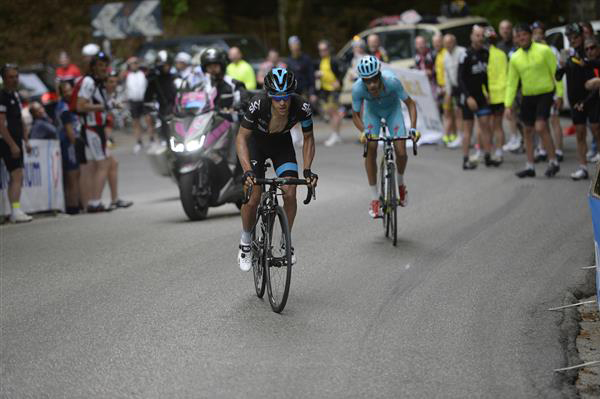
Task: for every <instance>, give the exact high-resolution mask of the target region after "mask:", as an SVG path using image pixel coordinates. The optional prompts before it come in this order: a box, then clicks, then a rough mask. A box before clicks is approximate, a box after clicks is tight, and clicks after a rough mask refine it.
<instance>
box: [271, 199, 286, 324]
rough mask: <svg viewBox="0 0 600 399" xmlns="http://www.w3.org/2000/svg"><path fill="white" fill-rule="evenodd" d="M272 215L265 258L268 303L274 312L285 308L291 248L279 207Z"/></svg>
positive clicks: (281, 210)
mask: <svg viewBox="0 0 600 399" xmlns="http://www.w3.org/2000/svg"><path fill="white" fill-rule="evenodd" d="M276 209H277V212H276V213H274V214H272V215H271V216H270V217H271V221H272V222H271V223H270V227H271V228H270V232H269V240H268V241H269V249H268V253H267V256H266V266H267V268H266V269H267V274H268V279H267V289H268V292H269V302H270V303H271V307H272V309H273V311H275V312H278V313H279V312H281V311H282V310H283V308H284V307H285V304H286V301H287V297H288V293H289V287H290V279H291V264H290V263H291V248H290V245H291V244H290V234H289V229H288V224H287V218H286V217H285V213H284V212H283V209H282V208H281V207H277V208H276Z"/></svg>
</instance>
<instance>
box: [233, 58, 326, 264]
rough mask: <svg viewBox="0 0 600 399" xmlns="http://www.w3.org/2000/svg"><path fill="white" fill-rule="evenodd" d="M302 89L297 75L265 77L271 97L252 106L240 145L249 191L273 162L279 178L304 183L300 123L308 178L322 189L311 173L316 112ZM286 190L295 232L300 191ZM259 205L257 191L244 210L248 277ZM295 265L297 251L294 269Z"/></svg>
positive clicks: (242, 256) (242, 255)
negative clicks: (295, 137)
mask: <svg viewBox="0 0 600 399" xmlns="http://www.w3.org/2000/svg"><path fill="white" fill-rule="evenodd" d="M296 86H297V82H296V78H295V77H294V74H293V73H292V72H291V71H288V70H286V69H285V68H273V69H272V70H271V71H270V72H269V73H268V74H267V76H265V81H264V88H265V92H264V93H261V94H258V95H256V96H254V97H253V98H252V99H251V100H250V104H249V105H248V107H247V109H246V112H245V114H244V117H243V118H242V121H241V126H240V130H239V132H238V135H237V139H236V148H237V155H238V158H239V160H240V163H241V165H242V168H243V169H244V180H245V185H246V188H247V189H248V188H249V187H250V186H252V185H253V184H254V183H255V180H254V179H255V178H256V177H264V164H265V161H266V160H267V159H271V161H272V162H273V168H274V169H275V174H276V175H277V176H278V177H298V163H297V162H296V153H295V151H294V146H293V144H292V136H291V133H290V129H291V128H292V127H293V126H294V125H296V124H297V123H300V125H301V126H302V132H303V133H304V147H303V149H302V157H303V161H304V162H303V165H304V173H303V174H304V178H306V179H307V180H309V182H311V184H312V185H316V183H317V175H315V174H314V173H312V171H311V170H310V167H311V165H312V161H313V158H314V156H315V139H314V135H313V122H312V111H311V108H310V104H309V102H308V101H307V100H306V99H304V98H303V97H301V96H300V95H298V94H295V93H294V91H295V90H296ZM283 189H284V192H285V193H284V195H283V202H284V205H283V208H284V210H285V212H286V214H287V218H288V221H289V226H290V231H291V230H292V226H293V224H294V217H295V216H296V207H297V204H296V186H293V185H292V186H284V187H283ZM259 202H260V190H254V191H253V192H252V195H251V196H250V200H249V201H248V203H247V204H245V205H243V206H242V237H241V240H240V251H239V253H238V264H239V266H240V269H242V270H243V271H249V270H250V269H251V268H252V251H251V250H250V249H251V248H250V244H251V239H252V237H251V234H252V227H253V226H254V223H255V219H256V209H257V207H258V204H259ZM294 263H295V256H294V254H293V248H292V264H294Z"/></svg>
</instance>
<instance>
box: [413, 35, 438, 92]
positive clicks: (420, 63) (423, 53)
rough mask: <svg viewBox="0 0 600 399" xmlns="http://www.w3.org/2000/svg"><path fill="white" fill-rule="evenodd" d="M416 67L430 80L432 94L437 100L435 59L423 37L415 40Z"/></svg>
mask: <svg viewBox="0 0 600 399" xmlns="http://www.w3.org/2000/svg"><path fill="white" fill-rule="evenodd" d="M415 50H416V53H415V66H416V68H417V69H420V70H421V71H424V72H425V73H426V74H427V79H429V84H430V85H431V92H432V94H433V98H436V84H435V72H434V59H433V54H432V52H431V50H430V49H429V46H427V41H425V38H424V37H423V36H417V37H416V38H415Z"/></svg>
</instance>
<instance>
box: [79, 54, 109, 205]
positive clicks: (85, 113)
mask: <svg viewBox="0 0 600 399" xmlns="http://www.w3.org/2000/svg"><path fill="white" fill-rule="evenodd" d="M109 62H110V59H109V57H108V56H107V55H106V54H104V53H103V52H99V53H98V54H96V55H95V56H93V57H92V60H91V61H90V71H91V75H86V76H84V78H83V80H82V82H81V87H80V88H79V91H78V93H77V112H78V113H79V114H80V120H81V124H82V125H83V128H82V136H83V140H84V142H85V158H86V161H87V162H88V163H89V164H90V165H91V166H92V169H93V178H92V180H91V192H90V199H89V201H88V204H87V212H90V213H95V212H104V211H106V208H105V207H104V205H103V204H102V201H101V200H102V191H103V189H104V184H105V183H106V178H107V175H108V169H109V167H110V162H109V161H108V159H107V155H106V143H107V141H106V131H105V128H106V122H107V116H108V111H109V103H108V97H107V94H106V89H105V87H104V84H105V81H106V77H107V71H108V63H109Z"/></svg>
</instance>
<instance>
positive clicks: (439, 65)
mask: <svg viewBox="0 0 600 399" xmlns="http://www.w3.org/2000/svg"><path fill="white" fill-rule="evenodd" d="M431 40H432V44H433V53H432V55H433V64H434V76H435V85H436V93H437V97H436V101H437V105H438V110H439V112H440V115H442V119H443V115H444V97H445V96H444V91H445V88H446V76H445V73H444V59H445V58H446V54H447V52H448V51H447V50H446V48H445V47H444V39H443V36H442V34H441V33H436V34H435V35H433V38H432V39H431ZM447 139H448V136H447V135H446V134H444V136H442V140H447ZM444 144H448V142H447V141H444Z"/></svg>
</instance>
